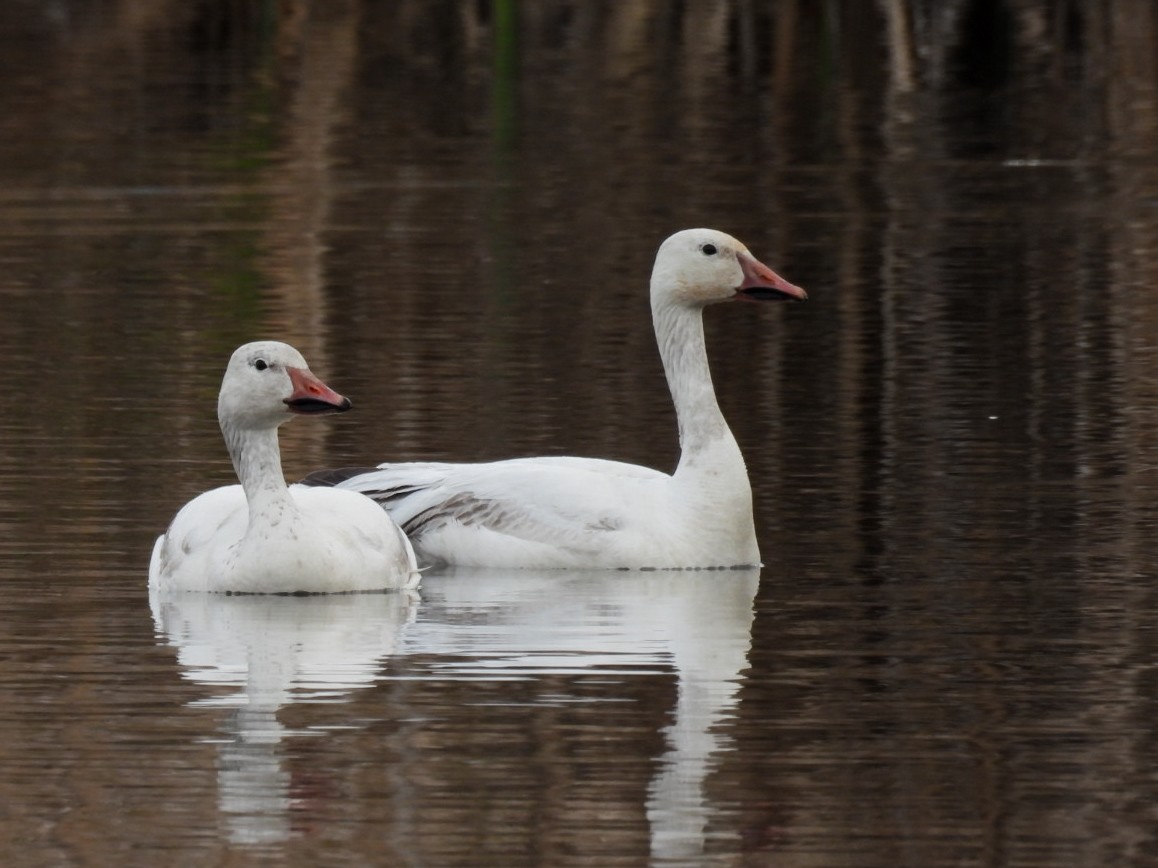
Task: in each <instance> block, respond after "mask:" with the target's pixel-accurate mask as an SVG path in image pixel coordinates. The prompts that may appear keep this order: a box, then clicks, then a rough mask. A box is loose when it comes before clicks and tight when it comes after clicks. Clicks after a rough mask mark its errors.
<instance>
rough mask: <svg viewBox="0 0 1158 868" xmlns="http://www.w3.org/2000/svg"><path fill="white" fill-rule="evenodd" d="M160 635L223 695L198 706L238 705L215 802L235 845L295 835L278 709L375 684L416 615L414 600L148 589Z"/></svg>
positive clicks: (193, 674)
mask: <svg viewBox="0 0 1158 868" xmlns="http://www.w3.org/2000/svg"><path fill="white" fill-rule="evenodd" d="M149 602H150V605H151V607H152V610H153V619H154V621H155V623H156V626H157V630H158V631H159V632H160V633H163V634H164V635H165V637H166V638H167V639H168V641H169V643H170V644H172V645H174V646H175V647H176V648H177V649H178V651H177V659H178V662H179V663H180V665H181V670H182V675H183V676H184V677H186V678H189V679H191V680H193V681H196V682H198V683H200V684H206V685H209V686H212V687H218V688H221V687H224V688H227V691H226V692H224V693H215V694H214V695H213V696H211V697H207V698H206V699H203V700H198V701H197V702H195V703H194V704H195V705H213V706H223V707H227V708H232V709H234V711H233V712H232V713H231V714H230V715H229V716H228V717H227V718H226V719H225V720H224V722H223V724H222V732H221V733H220V734H215V736H214V738H215V740H216V739H220V740H219V741H218V744H219V756H218V779H217V781H218V805H219V807H220V809H221V813H222V818H223V820H224V822H225V823H226V826H227V828H228V832H229V837H230V839H231V840H233V841H235V842H237V843H249V844H258V843H275V842H278V841H282V840H285V839H286V838H288V837H289V834H290V818H289V809H290V801H291V800H290V775H289V773H288V771H286V769H285V768H284V764H283V757H282V755H281V753H280V749H279V746H280V744H281V741H282V740H283V739H284V738H286V737H287V736H293V735H311V734H320V733H318V732H314V731H310V730H305V731H293V730H287V729H286V728H285V727H284V726H283V725H282V723H281V722H280V721H279V720H278V717H277V714H278V711H279V710H280V709H281V708H282V707H284V706H286V705H288V704H290V703H291V702H301V701H314V702H318V701H327V700H329V701H334V702H337V701H340V700H341V699H342V697H343V696H344V695H345V694H346V693H347V692H348V691H350V690H354V689H357V688H363V687H369V686H370V685H372V684H373V683H374V681H375V678H376V676H377V674H378V672H379V671H380V670H381V666H382V662H383V661H384V660H385V658H387V657H388V656H390V654H392V653H393V652H394V650H395V648H396V646H397V644H398V637H399V631H400V629H401V628H402V626H403V625H404V624H405V623H406V622H407V621H408V620H410V619H411V618H412V617H413V615H414V607H415V603H416V600H415V598H414V596H413V595H410V594H405V593H398V594H344V595H337V596H313V597H282V596H265V595H262V596H226V595H224V594H192V593H186V594H180V593H175V594H162V593H158V592H156V591H153V592H152V593H150V597H149Z"/></svg>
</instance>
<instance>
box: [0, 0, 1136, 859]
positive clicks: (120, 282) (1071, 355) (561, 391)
mask: <svg viewBox="0 0 1158 868" xmlns="http://www.w3.org/2000/svg"><path fill="white" fill-rule="evenodd" d="M1055 5H1056V4H1055ZM1055 5H1048V4H1038V3H1034V2H1025V3H1009V4H1002V3H981V2H972V3H968V2H950V3H946V4H942V5H941V6H939V7H938V9H939V10H940V11H939V13H938V16H935V17H934V16H932V15H930V14H927V11H926V10H924V8H923V7H922V6H921V5H920V4H908V3H904V2H882V3H877V4H864V3H854V2H851V0H850V2H838V3H828V4H798V3H792V2H787V0H784V2H776V3H767V4H762V3H743V2H736V3H719V4H708V3H703V4H700V3H688V4H668V3H662V2H655V3H652V2H633V3H615V4H594V3H567V2H562V0H551V2H543V3H535V4H514V3H506V2H495V3H490V4H486V3H483V4H461V3H457V2H435V3H431V2H398V3H389V4H372V3H363V2H356V0H349V2H346V0H343V2H336V0H335V2H332V3H326V4H317V3H314V4H311V3H307V2H304V0H303V2H298V0H294V2H288V3H278V4H274V3H264V2H234V3H228V4H196V3H185V2H177V0H150V2H147V3H146V2H142V0H110V2H104V3H80V2H70V0H58V2H53V3H44V4H29V3H19V2H17V3H9V4H0V47H3V49H4V50H3V52H0V54H2V55H3V56H4V57H5V58H7V63H6V64H5V66H6V69H5V81H6V85H5V87H4V88H2V89H0V302H2V304H3V316H0V340H2V342H3V344H2V346H3V349H4V360H5V364H6V368H5V370H6V373H7V377H6V382H5V385H6V390H7V392H6V399H7V400H6V410H7V412H6V413H5V414H4V417H3V418H2V419H0V439H2V443H3V448H2V449H0V522H2V524H3V528H4V534H3V536H2V537H0V697H2V698H3V699H2V701H0V805H2V807H0V842H2V843H3V844H4V853H5V856H4V858H3V860H0V861H3V862H4V864H5V865H13V866H24V865H28V866H42V865H43V866H49V865H51V866H56V865H106V864H107V865H112V864H116V865H142V866H145V865H148V866H153V865H159V864H165V865H194V864H196V865H203V864H221V865H241V864H255V863H256V864H261V863H263V862H264V863H271V864H273V863H277V864H294V865H311V866H312V865H346V864H349V865H367V864H390V865H394V864H404V865H439V866H442V865H485V864H493V865H503V866H512V865H516V866H517V865H535V866H561V865H596V866H612V865H647V864H657V865H669V864H670V865H743V866H764V865H825V866H838V865H848V866H858V868H859V866H896V865H911V866H920V868H925V866H935V865H978V866H990V865H992V866H997V865H1040V866H1056V865H1089V866H1104V865H1146V864H1150V863H1151V862H1152V860H1153V854H1154V852H1156V851H1158V815H1156V810H1155V807H1154V806H1155V805H1158V776H1156V775H1155V771H1154V770H1155V768H1158V742H1156V740H1155V738H1154V735H1153V732H1154V724H1153V721H1154V720H1155V719H1156V718H1158V702H1156V700H1155V698H1154V697H1155V690H1156V688H1158V683H1156V679H1155V675H1154V666H1153V662H1152V661H1153V660H1154V657H1155V652H1156V650H1158V640H1156V639H1155V633H1154V630H1153V627H1152V625H1153V624H1154V623H1155V621H1156V618H1158V598H1156V595H1155V593H1154V591H1153V589H1152V585H1153V577H1154V569H1153V564H1154V563H1155V558H1156V555H1158V551H1156V548H1158V546H1156V544H1155V542H1154V541H1153V539H1154V534H1153V528H1154V527H1155V526H1156V525H1158V510H1156V506H1155V504H1158V437H1156V436H1155V434H1154V433H1153V432H1155V431H1158V409H1156V408H1158V373H1156V372H1158V337H1156V335H1158V294H1155V291H1154V284H1155V278H1156V276H1158V248H1156V246H1155V242H1154V239H1155V238H1158V225H1156V219H1158V216H1156V215H1158V212H1156V211H1155V208H1154V204H1155V203H1156V202H1158V171H1156V169H1155V166H1156V163H1155V145H1154V142H1155V141H1158V139H1156V138H1155V136H1154V132H1155V130H1156V129H1158V73H1156V72H1155V69H1154V66H1153V63H1152V58H1153V57H1154V56H1155V50H1154V49H1155V42H1156V41H1158V36H1156V34H1158V19H1156V18H1155V15H1154V12H1153V10H1151V9H1150V7H1149V5H1148V4H1143V3H1141V2H1137V3H1135V2H1124V3H1093V4H1087V5H1085V6H1078V5H1070V6H1068V7H1066V8H1065V9H1064V10H1062V11H1059V9H1060V7H1058V8H1055ZM1063 5H1064V4H1063ZM691 225H710V226H716V227H719V228H721V229H725V230H727V231H730V232H732V233H733V234H735V235H737V236H739V237H740V238H741V239H743V240H744V241H745V242H746V243H747V244H748V246H749V247H750V248H751V249H752V251H753V253H755V254H756V255H757V256H758V257H759V258H761V259H762V260H764V261H765V262H768V263H769V264H770V265H772V266H773V267H775V268H776V269H777V270H778V271H780V272H781V273H783V274H784V275H785V276H786V277H787V278H788V279H790V280H792V281H793V282H796V283H799V284H801V285H803V286H805V287H806V288H807V289H808V290H809V292H810V295H811V299H810V301H809V302H808V303H807V304H804V305H793V306H779V307H771V306H770V307H767V308H758V307H756V306H754V305H744V306H739V305H737V306H734V307H733V306H724V307H722V308H721V309H713V310H710V311H709V312H708V314H707V330H708V338H709V345H710V350H711V355H712V361H713V371H714V375H715V380H716V385H717V391H718V392H719V394H720V400H721V404H722V406H723V408H724V410H725V413H726V415H727V416H728V418H729V420H730V421H731V423H732V425H733V428H734V430H735V433H736V435H737V438H738V439H739V441H740V443H741V445H742V447H743V449H744V451H745V455H746V458H747V460H748V464H749V472H750V476H751V478H752V482H753V488H754V493H755V496H756V502H757V513H758V514H757V525H758V528H759V532H760V536H761V548H762V552H763V554H764V560H765V565H764V567H763V569H762V571H760V572H759V573H758V574H757V573H744V572H738V573H728V574H686V575H684V574H674V575H663V574H641V575H621V574H616V575H601V574H593V575H591V574H574V575H570V574H568V575H562V576H560V575H547V576H544V575H536V574H532V573H527V574H521V573H520V574H514V575H511V574H502V573H481V574H480V573H474V574H470V573H458V574H453V573H452V574H441V575H439V574H436V575H431V576H428V577H427V578H426V580H425V581H424V583H423V587H422V590H421V592H420V593H419V594H418V595H417V596H415V597H413V598H411V597H404V596H401V595H392V596H370V597H357V598H345V597H343V598H335V599H322V598H314V599H269V600H265V599H256V598H214V599H193V598H176V599H160V598H154V599H150V597H149V594H148V592H147V590H146V587H145V573H146V564H147V559H148V553H149V548H150V545H151V543H152V540H153V538H154V537H155V535H156V534H157V533H159V532H160V531H161V530H162V529H163V527H164V526H165V524H166V522H167V521H168V520H169V518H170V517H171V515H172V514H173V512H174V511H175V510H176V509H177V508H178V507H179V506H180V505H181V504H182V503H183V502H184V501H185V500H187V499H188V498H190V497H192V496H193V495H195V494H196V493H198V492H200V491H202V490H204V489H205V488H207V487H210V486H212V485H216V484H220V483H223V482H227V481H229V480H230V478H231V470H230V467H229V463H228V460H227V458H226V455H225V452H224V448H223V446H222V444H221V442H220V435H219V433H218V431H217V428H216V423H215V419H214V418H213V408H214V399H215V394H216V389H217V385H218V383H219V380H220V375H221V370H222V369H223V366H224V363H225V360H226V358H227V357H228V353H229V352H230V351H231V350H232V349H233V348H234V347H235V346H236V345H237V344H239V343H242V342H244V341H247V340H251V339H255V338H261V337H276V338H281V339H285V340H289V341H291V342H292V343H294V344H296V345H297V346H299V347H300V348H301V349H302V350H303V352H304V353H305V355H306V356H307V358H309V359H310V361H311V365H312V367H313V368H314V369H315V370H316V371H318V372H319V373H320V374H321V375H322V376H324V377H325V378H326V379H327V381H329V382H330V383H331V384H332V385H334V386H335V387H336V388H337V389H338V390H339V391H341V392H343V393H344V394H347V395H349V396H351V397H352V399H353V400H354V403H355V406H356V411H355V412H354V413H351V414H348V415H346V416H342V417H338V418H332V419H325V420H301V421H299V422H297V423H295V424H293V425H290V426H287V428H286V429H285V434H284V437H283V446H284V452H285V462H286V468H287V471H288V472H289V473H290V475H291V476H298V475H302V474H304V473H306V472H308V471H309V470H312V469H315V468H318V467H322V466H327V465H342V464H350V463H365V462H369V461H377V460H384V459H387V458H403V459H405V458H436V459H470V460H475V459H486V458H497V457H506V456H513V455H520V454H585V455H599V456H606V457H611V458H618V459H623V460H629V461H636V462H641V463H645V464H649V465H652V466H656V467H661V468H670V467H671V466H672V465H673V463H674V460H675V457H676V454H677V448H678V445H677V443H676V435H675V424H674V417H673V414H672V411H671V407H670V401H669V399H668V395H667V392H666V387H665V384H664V382H663V378H662V371H661V370H660V367H659V362H658V358H657V354H656V351H655V347H654V340H653V337H652V334H651V326H650V319H649V311H648V307H647V298H646V280H647V274H648V270H649V268H650V262H651V259H652V257H653V256H654V251H655V248H656V246H657V245H658V243H659V241H660V240H661V239H662V238H663V237H664V236H665V235H667V234H668V233H670V232H671V231H673V230H675V229H678V228H683V227H686V226H691Z"/></svg>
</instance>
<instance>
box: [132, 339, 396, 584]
mask: <svg viewBox="0 0 1158 868" xmlns="http://www.w3.org/2000/svg"><path fill="white" fill-rule="evenodd" d="M349 407H350V402H349V400H347V399H346V398H343V397H342V396H341V395H339V394H338V393H337V392H335V391H334V390H333V389H331V388H330V387H329V386H327V385H326V384H325V383H323V382H322V381H321V380H319V379H318V378H317V377H316V376H314V374H313V373H312V372H311V371H310V369H309V367H308V366H307V365H306V361H305V359H303V358H302V356H301V354H300V353H299V352H298V351H297V350H295V349H294V348H293V347H291V346H289V345H288V344H283V343H279V342H276V341H260V342H257V343H251V344H246V345H245V346H242V347H240V348H239V349H238V350H237V351H236V352H234V354H233V357H232V358H231V359H230V361H229V366H228V368H227V369H226V371H225V377H224V379H223V381H222V383H221V392H220V394H219V396H218V401H217V416H218V420H219V422H220V423H221V432H222V435H223V436H224V437H225V443H226V446H227V447H228V449H229V455H230V457H231V458H232V459H233V467H234V470H235V471H236V472H237V478H238V479H239V480H240V482H241V484H240V485H227V486H224V487H222V488H215V489H212V490H211V491H207V492H205V493H204V494H201V495H199V496H197V497H196V498H194V499H193V500H191V501H190V502H189V503H187V504H186V505H185V506H184V507H183V508H182V509H181V510H180V512H178V513H177V516H176V517H175V518H174V519H173V522H172V524H170V526H169V529H168V530H167V531H166V532H165V533H164V534H162V535H161V536H160V537H158V539H157V542H156V544H155V545H154V547H153V556H152V559H151V561H150V564H149V586H150V587H151V588H155V589H157V590H161V591H217V592H228V593H282V594H288V593H338V592H351V591H378V590H388V589H397V588H405V587H413V586H414V585H416V584H417V572H416V569H417V566H416V562H415V558H414V551H413V549H412V548H411V546H410V543H409V541H408V540H407V539H406V537H405V536H404V535H403V533H402V531H401V530H399V528H398V526H397V525H396V524H394V522H393V521H392V520H391V519H390V518H389V516H388V515H386V514H385V513H384V512H383V511H382V510H381V509H379V508H378V507H377V505H376V504H375V503H374V502H373V501H371V500H369V499H368V498H366V497H364V496H362V495H360V494H357V493H356V492H352V491H342V490H338V489H318V488H307V487H303V486H298V485H295V486H292V487H288V486H287V485H286V483H285V477H284V476H283V475H282V469H281V450H280V448H279V446H278V437H277V429H278V427H279V426H281V425H282V424H283V423H285V422H287V421H288V420H289V419H290V418H291V417H292V416H294V415H321V414H326V413H340V412H343V411H345V410H348V409H349Z"/></svg>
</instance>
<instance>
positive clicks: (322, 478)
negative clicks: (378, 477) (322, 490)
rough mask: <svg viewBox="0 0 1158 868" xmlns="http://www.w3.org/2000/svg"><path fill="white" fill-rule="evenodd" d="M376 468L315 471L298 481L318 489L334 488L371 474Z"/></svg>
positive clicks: (341, 468) (335, 468) (343, 468)
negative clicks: (365, 474) (356, 477)
mask: <svg viewBox="0 0 1158 868" xmlns="http://www.w3.org/2000/svg"><path fill="white" fill-rule="evenodd" d="M377 469H378V468H377V467H334V468H332V469H329V470H315V471H314V472H313V473H311V474H309V475H308V476H305V477H304V478H302V479H301V480H299V484H301V485H314V486H318V487H323V486H334V485H337V484H339V483H341V482H345V481H346V480H347V479H352V478H353V477H355V476H361V475H362V474H363V473H373V472H374V471H375V470H377Z"/></svg>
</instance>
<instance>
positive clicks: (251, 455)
mask: <svg viewBox="0 0 1158 868" xmlns="http://www.w3.org/2000/svg"><path fill="white" fill-rule="evenodd" d="M221 433H222V434H223V435H224V436H225V444H226V446H227V447H228V448H229V457H230V458H232V459H233V469H234V470H235V471H236V472H237V478H238V479H239V480H240V481H241V487H242V488H243V489H245V498H246V500H247V501H248V502H249V521H250V527H251V528H252V527H253V524H254V522H255V520H257V519H258V518H259V517H260V516H271V512H272V513H276V512H277V510H276V509H274V505H275V504H279V503H282V504H286V505H289V506H292V504H293V500H292V498H291V497H290V493H289V489H288V488H287V487H286V484H285V476H284V475H283V474H282V470H281V449H280V448H279V446H278V440H277V428H261V429H253V428H248V429H246V428H235V427H232V426H230V425H227V424H224V423H223V424H222V426H221Z"/></svg>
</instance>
